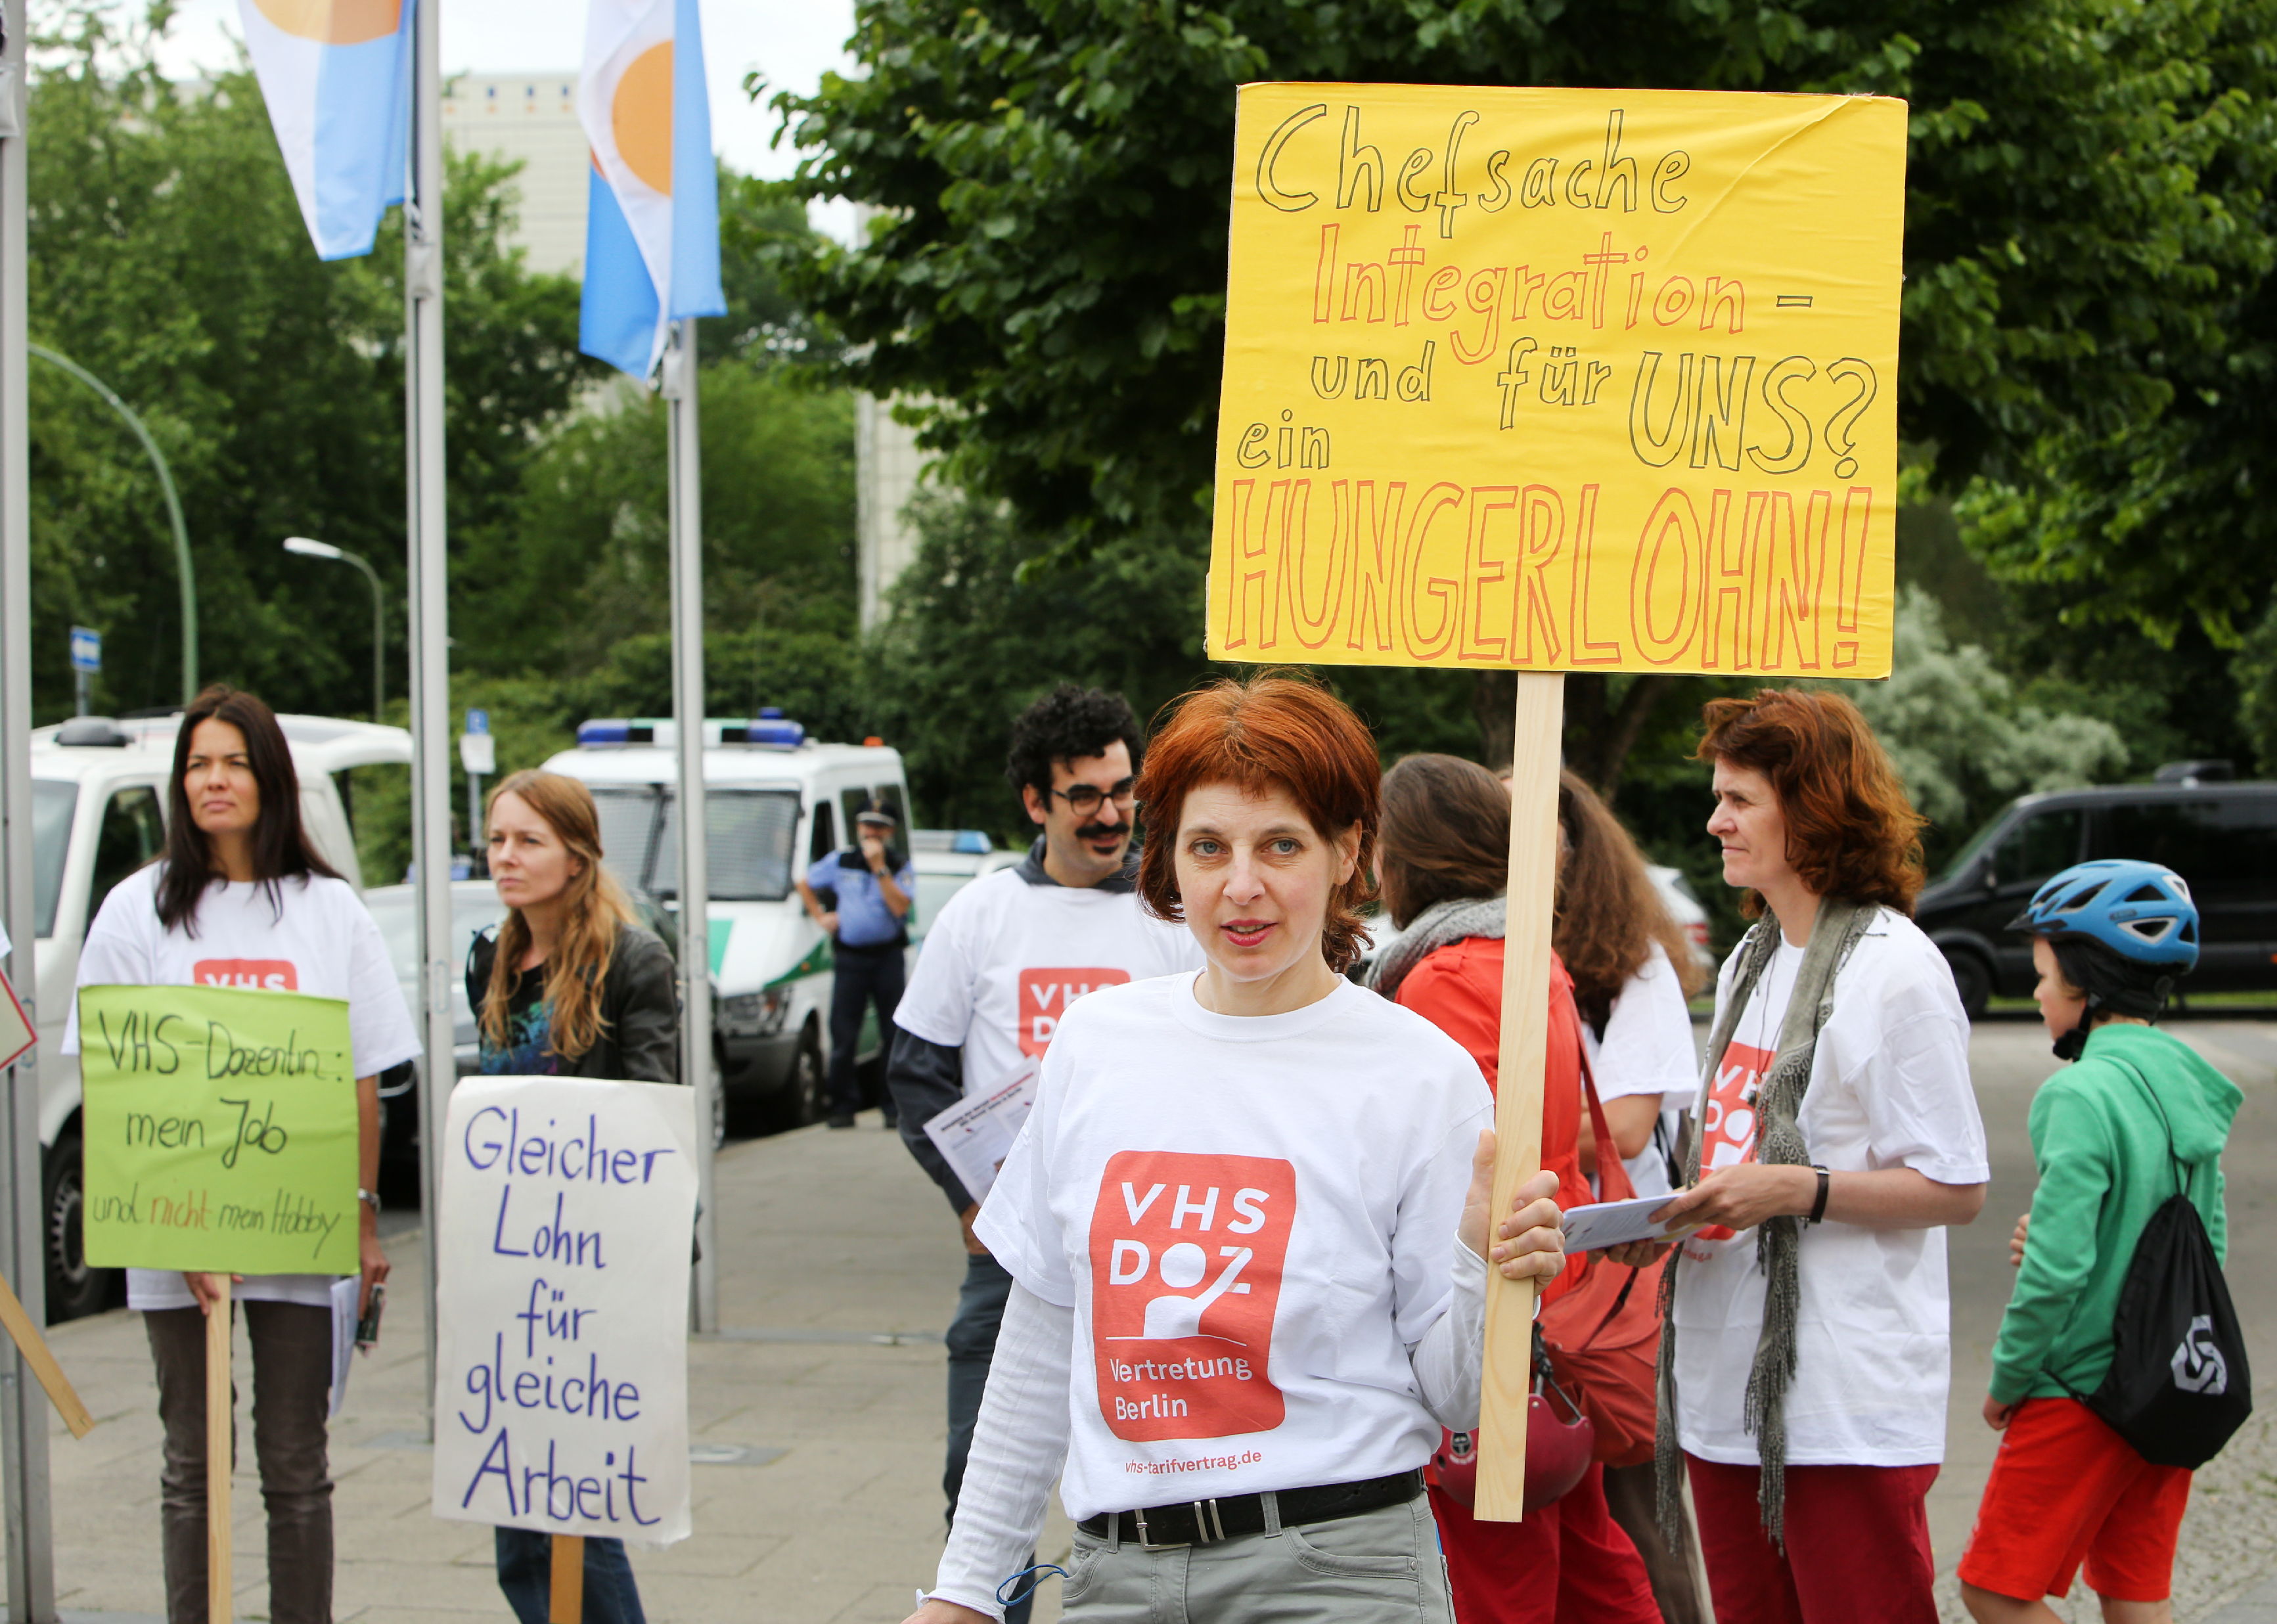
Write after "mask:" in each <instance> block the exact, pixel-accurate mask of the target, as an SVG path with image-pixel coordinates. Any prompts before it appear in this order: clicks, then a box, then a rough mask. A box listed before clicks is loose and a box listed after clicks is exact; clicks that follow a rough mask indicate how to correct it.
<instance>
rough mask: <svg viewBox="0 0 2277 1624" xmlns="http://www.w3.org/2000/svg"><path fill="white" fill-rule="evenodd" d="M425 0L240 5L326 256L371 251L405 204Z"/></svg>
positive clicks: (273, 116) (276, 126)
mask: <svg viewBox="0 0 2277 1624" xmlns="http://www.w3.org/2000/svg"><path fill="white" fill-rule="evenodd" d="M416 13H417V6H416V0H361V4H354V5H339V4H335V5H307V4H283V3H281V0H238V17H239V20H240V22H241V23H242V24H243V25H244V27H245V47H246V51H247V54H248V55H249V56H251V57H252V58H253V71H254V73H255V76H256V77H258V78H259V80H261V95H262V99H263V101H264V102H266V103H268V104H269V124H270V128H271V129H273V130H275V131H276V133H277V145H278V149H279V150H280V151H281V152H282V153H283V154H284V156H285V172H286V174H287V175H288V176H290V177H291V178H292V181H293V196H294V198H295V199H297V200H298V201H299V202H300V205H301V219H302V220H304V221H305V222H306V223H307V225H308V237H309V240H311V241H313V242H314V243H315V244H316V254H317V256H318V257H319V258H321V259H347V258H351V257H353V256H354V255H359V254H369V253H370V252H371V245H372V240H373V239H374V238H375V237H376V236H377V234H378V231H379V221H380V217H381V216H382V215H384V214H385V213H386V212H387V210H388V206H389V205H390V204H392V203H400V202H402V201H403V178H404V152H405V143H406V141H407V137H408V136H409V133H410V103H411V53H412V42H413V35H414V31H415V17H416Z"/></svg>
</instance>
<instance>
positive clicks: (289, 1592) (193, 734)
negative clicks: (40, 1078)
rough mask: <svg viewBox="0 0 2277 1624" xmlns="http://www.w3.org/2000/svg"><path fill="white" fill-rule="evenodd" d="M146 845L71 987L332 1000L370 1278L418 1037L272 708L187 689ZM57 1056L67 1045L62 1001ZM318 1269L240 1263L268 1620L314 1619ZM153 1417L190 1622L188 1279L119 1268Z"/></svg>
mask: <svg viewBox="0 0 2277 1624" xmlns="http://www.w3.org/2000/svg"><path fill="white" fill-rule="evenodd" d="M167 801H168V816H167V820H166V854H165V857H164V858H163V859H162V860H161V861H160V862H158V863H156V864H155V865H151V866H150V867H148V868H145V869H143V870H141V872H140V873H134V874H132V875H129V876H128V877H127V878H126V879H125V880H123V881H120V882H119V883H118V886H117V887H116V888H114V889H113V890H112V891H111V893H110V896H109V897H108V898H106V899H105V900H104V902H103V910H102V911H101V912H100V913H98V914H97V915H96V916H95V924H94V925H93V926H92V927H90V928H89V930H88V934H87V945H86V946H85V947H84V948H83V949H81V950H80V961H79V984H80V986H81V987H102V986H142V987H255V988H266V989H270V990H276V991H284V992H297V993H304V994H307V995H311V996H314V997H318V998H338V999H342V1000H345V1001H346V1002H347V1006H348V1032H349V1037H350V1045H351V1048H352V1050H353V1053H354V1066H355V1072H356V1084H355V1087H356V1117H357V1125H358V1129H359V1132H358V1136H357V1147H358V1150H357V1163H356V1165H357V1169H358V1176H359V1178H360V1180H361V1184H362V1187H361V1188H360V1189H359V1190H358V1191H357V1194H358V1195H359V1196H360V1197H361V1198H362V1204H361V1206H360V1208H359V1209H358V1213H357V1216H358V1218H359V1220H360V1222H361V1232H362V1246H361V1253H362V1278H363V1284H362V1292H361V1294H360V1298H359V1300H360V1302H362V1303H369V1300H370V1293H371V1289H372V1287H373V1286H375V1285H377V1284H378V1283H379V1282H381V1281H383V1280H385V1279H386V1277H387V1257H386V1254H385V1253H384V1252H382V1251H381V1250H380V1245H379V1231H378V1227H377V1221H378V1211H379V1198H378V1197H377V1195H375V1194H373V1193H372V1191H373V1189H374V1187H375V1186H376V1185H377V1183H378V1175H379V1089H378V1075H379V1073H380V1072H382V1071H385V1070H386V1069H387V1068H388V1067H390V1066H392V1065H396V1064H400V1063H401V1062H403V1061H406V1060H409V1059H411V1058H412V1057H413V1056H415V1055H417V1054H418V1052H419V1040H418V1036H417V1033H416V1032H415V1029H414V1028H413V1026H412V1024H411V1016H410V1012H409V1011H408V1010H406V1009H405V1008H404V1005H403V994H402V992H401V990H400V988H399V987H398V986H397V985H396V980H395V972H394V971H393V969H392V967H391V966H390V964H389V963H388V958H387V949H386V945H385V942H383V941H382V939H381V937H380V934H379V927H378V926H377V925H375V924H373V923H372V919H371V916H370V915H369V914H368V913H366V912H365V911H364V908H363V903H362V902H360V901H359V900H358V899H357V897H356V894H355V892H354V888H351V887H350V886H349V885H348V883H347V881H345V880H342V879H341V878H340V877H339V875H338V874H336V873H333V871H332V869H331V866H330V865H327V864H326V863H325V861H324V858H323V857H321V856H320V855H318V853H317V852H316V849H315V848H314V847H313V846H312V845H311V844H310V843H309V841H308V836H307V835H306V834H305V832H304V831H303V830H302V828H301V787H300V780H299V776H298V774H296V773H295V772H294V770H293V754H292V750H291V748H290V746H288V745H287V744H286V741H285V735H284V732H283V730H282V729H281V728H278V725H277V718H276V717H275V715H273V714H272V713H270V709H269V707H268V706H267V705H263V703H262V702H261V701H260V700H259V699H257V698H255V697H254V696H253V695H251V694H247V693H241V692H239V691H237V690H233V689H229V688H225V687H220V686H216V687H212V688H209V689H207V690H205V691H204V692H203V693H202V694H200V695H199V696H198V697H197V698H196V699H195V700H194V701H193V702H192V704H191V705H190V708H189V710H188V711H187V713H185V714H184V716H183V718H182V728H181V732H180V733H179V735H178V736H176V739H175V742H174V765H173V773H172V777H171V781H170V782H169V787H168V789H167ZM64 1049H65V1053H66V1054H77V1053H78V1052H79V1033H78V1026H77V1011H76V1010H74V1011H73V1014H72V1025H71V1027H70V1029H69V1030H68V1032H67V1033H66V1035H65V1042H64ZM331 1286H332V1281H331V1277H328V1276H324V1275H250V1276H245V1277H240V1279H239V1280H238V1282H237V1283H236V1284H235V1285H233V1286H232V1290H231V1292H230V1296H231V1297H232V1298H233V1299H234V1300H237V1301H239V1302H242V1303H243V1304H244V1305H245V1323H246V1330H247V1334H248V1336H249V1337H250V1338H251V1341H252V1344H253V1445H254V1454H255V1460H257V1461H258V1463H259V1466H260V1469H261V1495H262V1499H263V1503H264V1504H265V1505H266V1506H267V1508H268V1513H269V1608H270V1618H272V1619H274V1620H276V1621H277V1624H330V1621H331V1616H332V1612H331V1608H332V1498H331V1497H332V1484H331V1475H330V1468H329V1465H328V1463H327V1460H326V1456H325V1425H324V1423H325V1417H326V1414H327V1413H328V1410H329V1407H330V1403H331V1382H332V1314H331ZM126 1301H127V1306H128V1307H129V1308H134V1309H138V1310H140V1311H141V1314H142V1323H143V1326H144V1329H145V1330H147V1331H148V1335H149V1338H150V1353H151V1357H152V1359H153V1361H155V1363H156V1368H157V1379H158V1415H159V1419H160V1420H161V1422H164V1426H165V1431H166V1444H165V1464H164V1469H163V1470H162V1472H161V1474H160V1477H159V1483H160V1498H159V1508H160V1509H159V1517H160V1525H161V1528H162V1529H163V1531H164V1552H165V1573H166V1616H167V1618H168V1620H170V1624H203V1620H204V1619H205V1617H206V1403H205V1400H206V1376H205V1365H206V1358H205V1323H204V1320H205V1315H208V1314H210V1313H212V1312H214V1311H215V1309H216V1308H217V1306H219V1308H220V1310H221V1312H223V1313H228V1312H230V1311H231V1309H230V1308H229V1306H228V1304H227V1303H226V1302H224V1301H221V1300H220V1299H218V1298H217V1295H216V1293H215V1292H214V1291H213V1290H212V1287H211V1285H210V1283H209V1280H208V1277H206V1276H204V1275H200V1274H192V1275H180V1274H174V1273H171V1272H169V1271H166V1270H162V1269H129V1270H127V1276H126Z"/></svg>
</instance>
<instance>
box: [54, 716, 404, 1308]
mask: <svg viewBox="0 0 2277 1624" xmlns="http://www.w3.org/2000/svg"><path fill="white" fill-rule="evenodd" d="M277 721H278V726H280V727H281V728H283V729H284V730H285V737H286V742H287V743H289V744H290V745H291V746H292V750H293V766H294V767H295V769H296V770H297V771H298V772H299V774H300V778H301V823H302V825H303V827H306V828H307V830H308V837H309V839H310V840H311V841H312V842H315V844H316V850H318V851H319V852H320V853H322V854H323V856H324V860H325V861H326V862H328V863H330V864H331V865H332V866H333V867H334V868H335V869H337V870H338V871H339V873H341V874H342V875H343V876H344V877H345V878H346V879H347V881H348V883H350V884H351V885H353V886H354V887H355V888H357V890H359V891H361V890H362V888H363V874H362V869H361V868H360V867H359V865H358V864H357V862H356V849H355V839H354V834H353V833H352V831H351V829H350V827H349V820H348V804H347V799H346V797H345V795H344V783H343V781H342V779H341V778H340V777H339V774H344V773H346V772H347V771H348V770H349V769H351V768H354V767H359V766H377V765H381V764H400V765H405V766H407V765H408V764H409V762H410V760H411V736H410V735H409V734H408V733H406V732H405V731H404V730H403V729H402V728H384V727H377V726H374V725H373V724H371V723H369V722H361V721H339V720H337V719H335V718H332V717H329V716H279V717H278V719H277ZM180 731H181V718H180V716H179V714H177V715H172V716H150V717H133V718H129V719H127V720H126V721H113V720H111V719H110V717H107V716H81V717H79V718H77V719H75V720H73V721H67V722H65V723H63V724H61V725H60V726H57V727H51V728H35V729H34V731H33V734H32V742H31V754H32V834H33V838H32V896H33V912H34V915H35V917H36V924H37V935H38V940H37V941H36V942H34V944H33V963H34V973H35V975H36V977H37V985H38V987H39V1024H40V1049H39V1067H40V1144H41V1147H42V1180H41V1195H42V1201H43V1209H42V1210H43V1213H44V1224H43V1226H42V1227H43V1229H44V1231H45V1234H46V1254H47V1262H48V1316H49V1318H50V1319H51V1320H64V1319H71V1318H75V1317H76V1316H78V1315H82V1314H89V1313H93V1312H94V1311H95V1309H97V1308H102V1307H103V1304H104V1302H105V1301H106V1300H107V1299H108V1297H109V1295H110V1286H111V1284H112V1283H111V1279H110V1270H108V1269H89V1268H88V1266H87V1256H86V1253H85V1251H84V1250H83V1247H82V1245H81V1240H80V1219H81V1216H82V1211H83V1208H84V1206H85V1200H86V1192H85V1189H84V1187H83V1186H82V1184H81V1182H80V1181H81V1178H82V1177H83V1175H82V1171H81V1167H80V1079H79V1058H78V1056H73V1055H65V1054H64V1053H62V1052H61V1050H62V1045H63V1035H64V1022H65V1018H66V1017H67V1016H68V1015H69V1013H70V1011H71V1005H72V990H73V988H74V987H76V985H77V983H78V979H79V954H80V944H81V943H83V942H85V941H86V940H87V929H88V926H89V925H91V924H92V923H94V920H95V913H96V911H97V910H99V909H100V908H101V907H102V906H103V898H104V897H106V896H110V888H111V887H113V886H115V885H117V884H118V882H119V881H121V880H124V879H125V878H126V876H127V875H129V874H131V873H133V872H134V871H135V870H136V869H138V868H141V866H142V865H144V864H146V863H148V862H150V861H152V860H153V859H154V858H157V857H158V856H159V855H160V854H161V853H162V852H163V851H164V849H165V842H166V804H167V797H166V789H167V783H166V781H167V777H168V775H169V774H171V772H172V770H173V759H174V737H175V735H177V734H178V733H179V732H180ZM406 1086H408V1072H407V1071H406V1072H405V1075H404V1080H403V1081H402V1082H401V1083H400V1084H398V1085H397V1088H398V1090H399V1091H400V1088H402V1087H406Z"/></svg>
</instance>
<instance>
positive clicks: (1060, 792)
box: [1052, 777, 1138, 818]
mask: <svg viewBox="0 0 2277 1624" xmlns="http://www.w3.org/2000/svg"><path fill="white" fill-rule="evenodd" d="M1052 793H1053V794H1054V795H1056V796H1062V797H1065V798H1066V801H1067V804H1068V810H1069V811H1070V812H1074V813H1075V814H1076V815H1077V816H1078V817H1083V818H1088V817H1090V816H1091V814H1092V813H1093V812H1097V811H1098V810H1099V804H1100V802H1101V801H1104V800H1105V799H1107V798H1108V796H1113V797H1115V804H1116V805H1117V806H1122V807H1128V806H1130V805H1131V803H1132V802H1134V801H1136V800H1137V799H1138V779H1137V778H1135V777H1132V778H1126V779H1124V780H1123V782H1121V783H1119V784H1117V785H1116V786H1115V788H1114V789H1108V790H1105V791H1101V790H1100V789H1099V788H1098V787H1097V786H1096V785H1093V784H1078V785H1076V786H1075V787H1074V788H1073V789H1055V790H1053V791H1052Z"/></svg>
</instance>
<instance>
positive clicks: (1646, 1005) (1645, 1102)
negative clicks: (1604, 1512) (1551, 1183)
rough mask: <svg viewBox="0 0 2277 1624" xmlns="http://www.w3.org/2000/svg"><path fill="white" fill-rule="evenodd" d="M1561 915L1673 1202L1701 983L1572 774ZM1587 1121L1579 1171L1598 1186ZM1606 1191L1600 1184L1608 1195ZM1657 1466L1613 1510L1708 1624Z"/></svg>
mask: <svg viewBox="0 0 2277 1624" xmlns="http://www.w3.org/2000/svg"><path fill="white" fill-rule="evenodd" d="M1557 834H1558V842H1559V845H1558V858H1557V916H1556V919H1557V922H1556V924H1555V926H1553V928H1552V934H1551V940H1552V942H1554V944H1555V945H1556V947H1557V957H1558V958H1559V960H1560V961H1561V962H1562V963H1563V964H1565V970H1566V973H1567V974H1569V975H1571V976H1572V977H1573V1003H1574V1005H1575V1007H1576V1008H1577V1009H1578V1010H1579V1011H1580V1017H1581V1041H1582V1043H1583V1045H1584V1046H1586V1047H1587V1048H1588V1053H1589V1065H1590V1070H1591V1074H1592V1076H1593V1077H1594V1078H1595V1081H1596V1085H1597V1095H1598V1098H1599V1099H1600V1100H1601V1101H1602V1102H1603V1106H1604V1112H1605V1117H1606V1125H1607V1126H1609V1127H1611V1129H1612V1132H1613V1138H1614V1139H1615V1140H1617V1141H1618V1155H1619V1156H1620V1158H1621V1163H1622V1165H1623V1168H1624V1169H1625V1170H1626V1172H1627V1174H1628V1178H1629V1187H1630V1188H1631V1189H1632V1190H1633V1191H1634V1192H1635V1193H1637V1194H1639V1195H1664V1194H1666V1193H1668V1191H1669V1189H1670V1184H1669V1177H1668V1163H1669V1160H1670V1155H1671V1152H1672V1148H1673V1147H1674V1146H1675V1144H1676V1132H1677V1130H1676V1123H1677V1122H1678V1121H1679V1109H1681V1108H1682V1107H1684V1106H1688V1105H1690V1104H1691V1103H1692V1094H1693V1091H1694V1088H1695V1087H1696V1086H1698V1084H1699V1081H1700V1045H1699V1041H1698V1040H1697V1039H1696V1038H1695V1037H1694V1035H1693V1031H1692V1011H1691V1010H1690V1009H1689V1008H1688V1007H1687V1003H1686V1000H1687V999H1688V998H1689V997H1690V996H1691V995H1692V993H1693V990H1694V987H1696V986H1697V984H1698V983H1699V981H1700V980H1701V979H1702V977H1701V973H1700V972H1699V970H1698V968H1697V967H1696V966H1695V964H1694V961H1693V957H1692V944H1691V943H1690V942H1687V941H1686V940H1685V938H1684V933H1683V932H1682V931H1681V930H1680V929H1679V928H1678V926H1677V923H1676V921H1675V920H1674V919H1671V918H1670V917H1669V913H1668V908H1667V905H1666V904H1665V903H1663V902H1662V901H1661V899H1660V892H1659V890H1658V888H1656V887H1655V886H1654V884H1653V882H1652V875H1651V873H1650V872H1649V871H1648V870H1647V869H1646V867H1645V863H1644V854H1643V853H1642V852H1641V851H1639V850H1637V847H1636V842H1635V841H1633V840H1632V839H1631V838H1630V837H1629V832H1628V831H1627V830H1626V829H1625V828H1623V827H1621V821H1620V820H1619V819H1618V818H1616V817H1614V816H1613V812H1612V809H1611V807H1609V806H1607V805H1606V804H1604V802H1603V801H1602V800H1600V799H1598V798H1597V794H1596V792H1595V790H1593V789H1590V788H1589V786H1588V784H1587V783H1585V782H1582V780H1581V779H1580V776H1579V775H1578V774H1574V773H1572V772H1566V773H1563V774H1559V776H1558V781H1557ZM1603 1154H1604V1147H1603V1146H1601V1145H1599V1144H1597V1143H1596V1141H1595V1137H1594V1136H1593V1134H1592V1133H1591V1132H1590V1126H1589V1121H1588V1117H1583V1118H1582V1119H1581V1166H1582V1169H1583V1170H1584V1171H1586V1172H1587V1173H1588V1175H1589V1176H1590V1177H1591V1178H1597V1158H1598V1157H1599V1156H1600V1155H1603ZM1600 1187H1602V1185H1601V1186H1600ZM1654 1498H1655V1497H1654V1493H1653V1469H1652V1463H1651V1462H1650V1461H1649V1460H1647V1461H1642V1462H1641V1463H1639V1464H1637V1465H1634V1466H1608V1467H1606V1468H1605V1502H1606V1504H1607V1505H1609V1506H1611V1507H1612V1513H1613V1520H1614V1521H1617V1522H1618V1523H1619V1524H1620V1525H1621V1527H1622V1529H1624V1530H1625V1531H1626V1533H1627V1535H1628V1536H1629V1538H1630V1540H1631V1541H1632V1542H1633V1544H1635V1545H1636V1548H1637V1554H1638V1555H1639V1556H1641V1557H1642V1558H1643V1559H1644V1564H1645V1570H1646V1572H1647V1573H1649V1574H1650V1575H1651V1577H1652V1594H1653V1599H1654V1600H1655V1601H1656V1602H1657V1603H1659V1605H1660V1613H1661V1618H1662V1619H1663V1620H1664V1624H1705V1620H1706V1618H1707V1614H1706V1613H1705V1611H1704V1610H1703V1609H1702V1606H1701V1605H1700V1591H1699V1586H1698V1584H1697V1582H1695V1581H1694V1577H1693V1568H1692V1561H1691V1558H1690V1555H1689V1553H1688V1551H1687V1545H1688V1543H1689V1542H1688V1540H1687V1539H1686V1538H1685V1536H1683V1535H1682V1534H1681V1533H1679V1536H1678V1538H1677V1539H1676V1540H1675V1541H1671V1540H1670V1539H1669V1538H1668V1537H1667V1536H1665V1535H1664V1534H1663V1533H1662V1531H1661V1529H1660V1525H1659V1519H1658V1518H1657V1516H1656V1514H1655V1511H1654Z"/></svg>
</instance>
